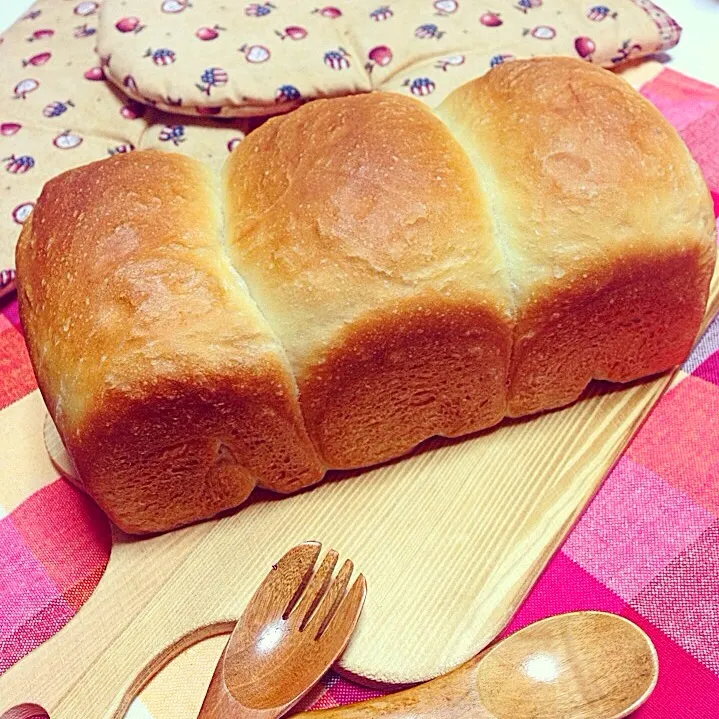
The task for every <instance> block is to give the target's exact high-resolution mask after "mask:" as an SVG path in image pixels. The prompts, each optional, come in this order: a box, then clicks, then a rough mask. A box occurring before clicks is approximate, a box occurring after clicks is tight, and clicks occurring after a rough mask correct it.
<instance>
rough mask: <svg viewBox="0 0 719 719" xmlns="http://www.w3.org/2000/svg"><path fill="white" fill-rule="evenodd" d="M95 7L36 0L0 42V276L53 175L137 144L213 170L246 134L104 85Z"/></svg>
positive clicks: (240, 126) (218, 75) (242, 125)
mask: <svg viewBox="0 0 719 719" xmlns="http://www.w3.org/2000/svg"><path fill="white" fill-rule="evenodd" d="M177 1H178V0H172V2H177ZM99 8H100V4H99V2H95V1H93V0H41V1H40V2H37V3H35V5H33V6H32V8H31V9H30V10H29V11H28V12H27V13H26V14H25V15H23V16H22V17H21V18H20V19H19V20H18V21H17V22H16V23H15V25H14V26H13V27H12V28H10V29H9V30H8V31H7V32H6V33H4V35H3V36H2V38H1V40H0V41H1V42H2V62H3V70H4V72H3V75H2V78H1V80H0V176H2V178H3V182H2V183H0V272H2V271H3V270H4V268H8V269H9V268H11V267H14V265H15V258H14V251H15V242H16V240H17V236H18V233H19V231H20V228H21V226H22V224H23V223H24V222H25V221H26V220H27V218H28V217H29V215H30V212H31V211H32V208H33V207H34V204H35V200H36V198H37V196H38V195H39V193H40V190H41V189H42V186H43V184H44V183H45V182H46V181H47V180H49V179H50V178H51V177H53V176H54V175H57V174H59V173H61V172H64V171H65V170H69V169H70V168H72V167H77V166H78V165H83V164H85V163H88V162H92V161H93V160H100V159H102V158H104V157H108V156H109V155H112V154H115V153H120V152H130V151H132V150H133V149H135V148H145V147H156V148H158V149H165V150H173V151H176V152H183V153H186V154H189V155H193V156H195V157H197V158H199V159H202V160H203V161H205V162H208V161H209V162H210V163H211V164H212V163H215V164H216V165H218V166H219V165H220V164H221V163H222V162H223V161H224V159H225V157H226V156H227V153H228V151H229V150H230V149H231V146H234V144H237V142H239V141H240V140H241V139H242V138H243V137H244V135H245V134H246V132H247V130H248V122H247V121H246V120H234V121H232V122H228V121H226V120H225V121H224V122H222V123H220V122H219V121H215V120H212V119H211V118H191V117H188V118H179V119H180V120H182V124H180V123H179V122H178V118H177V117H174V116H171V115H169V114H167V113H164V112H161V111H159V110H155V109H154V108H149V107H146V106H145V105H144V104H142V103H140V102H137V101H136V100H133V99H130V98H129V97H127V96H126V95H125V94H123V93H122V92H120V91H118V89H117V88H116V87H115V86H114V85H112V84H111V83H108V82H107V80H106V75H105V70H106V68H107V65H106V61H107V59H106V58H104V59H103V58H100V57H98V55H97V53H96V52H95V40H96V33H95V30H96V27H97V20H98V10H99ZM138 27H139V26H138ZM223 78H225V79H226V76H223V74H222V70H221V69H220V68H216V67H211V66H210V67H208V68H206V72H205V73H204V74H203V76H202V77H199V78H197V81H198V84H199V85H201V86H202V87H203V88H204V92H205V93H207V94H211V93H212V92H214V89H215V88H217V87H221V86H222V84H223V81H224V80H223ZM286 92H287V93H288V97H291V92H290V91H289V90H286ZM232 143H234V144H232ZM2 278H3V284H2V287H0V293H2V292H5V291H7V289H8V287H9V286H10V284H11V282H12V278H11V276H10V274H9V273H6V274H4V275H2ZM8 278H10V279H8Z"/></svg>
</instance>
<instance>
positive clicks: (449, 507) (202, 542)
mask: <svg viewBox="0 0 719 719" xmlns="http://www.w3.org/2000/svg"><path fill="white" fill-rule="evenodd" d="M718 307H719V282H717V276H715V278H714V282H713V284H712V291H711V299H710V305H709V309H708V312H707V318H706V321H707V323H708V321H709V318H710V317H713V315H714V314H715V312H716V310H717V308H718ZM672 376H673V375H672V374H671V373H670V374H666V375H663V376H660V377H658V378H655V379H653V380H651V381H644V382H638V383H635V384H633V385H630V386H627V387H625V388H618V387H617V386H608V385H600V384H595V385H593V386H592V387H590V389H589V391H588V392H587V393H586V395H585V396H584V397H583V398H582V399H581V400H579V401H577V402H576V403H575V404H574V405H572V406H570V407H567V408H565V409H562V410H558V411H554V412H550V413H547V414H544V415H542V416H539V417H535V418H531V419H526V420H520V421H510V422H506V423H504V424H502V425H500V426H499V427H498V428H496V429H493V430H490V431H487V432H483V433H480V434H478V435H476V436H473V437H471V438H467V439H464V440H456V441H448V440H439V439H437V440H431V441H429V442H427V443H426V444H424V445H423V446H422V447H421V448H420V449H419V450H418V451H416V452H415V453H414V455H413V456H411V457H409V458H406V459H403V460H400V461H397V462H394V463H392V464H388V465H385V466H382V467H378V468H375V469H372V470H368V471H363V472H356V473H343V474H342V475H340V474H339V473H337V474H335V475H334V476H333V477H332V478H331V479H330V481H326V482H324V483H323V484H321V485H319V486H318V487H316V488H315V489H312V490H311V491H306V492H304V493H302V494H299V495H295V496H292V497H287V498H282V499H280V498H277V497H274V496H272V495H269V494H259V495H257V496H256V497H255V498H254V499H253V500H252V501H251V503H250V504H249V505H245V506H244V507H242V508H241V509H240V510H238V511H236V512H234V513H233V514H231V515H229V516H226V517H224V518H222V519H218V520H213V521H209V522H205V523H202V524H199V525H196V526H193V527H188V528H185V529H182V530H179V531H176V532H172V533H170V534H166V535H162V536H156V537H151V538H147V539H132V538H129V537H126V536H124V535H122V534H121V533H119V532H115V535H114V544H113V549H112V553H111V557H110V562H109V564H108V567H107V570H106V572H105V575H104V577H103V578H102V580H101V581H100V584H99V585H98V587H97V589H96V590H95V592H94V594H93V595H92V597H91V598H90V599H89V600H88V602H87V603H86V604H85V605H84V606H83V607H82V609H81V610H80V612H79V613H78V615H77V616H76V617H75V618H74V619H73V620H72V621H71V622H70V623H69V624H68V625H67V626H66V627H65V628H63V629H62V630H61V631H60V632H59V633H58V634H56V635H55V636H54V637H52V639H50V640H49V641H48V642H46V643H45V644H43V645H41V646H40V647H38V648H37V649H36V650H35V651H33V652H32V653H31V654H30V655H28V656H27V657H26V658H25V659H23V660H22V661H21V662H19V663H18V664H17V665H15V666H14V667H12V668H11V669H10V670H9V671H8V672H7V673H6V674H5V676H4V677H3V679H2V695H3V703H4V704H5V703H12V702H20V701H28V700H33V701H37V702H39V703H41V704H43V705H44V706H45V707H46V708H47V709H48V710H50V712H51V716H52V717H53V719H77V717H88V718H89V717H93V718H94V717H101V716H109V712H110V709H111V708H112V707H115V706H116V705H117V702H118V701H119V700H120V699H121V698H122V697H131V696H134V695H135V694H137V692H138V691H139V690H140V689H141V687H142V685H143V684H144V683H145V682H146V681H147V680H148V679H149V678H150V677H151V676H152V675H153V674H154V673H155V672H157V671H158V670H159V669H160V668H161V666H162V665H163V664H166V663H167V662H168V661H170V659H171V658H172V657H173V656H175V655H177V654H178V653H179V652H180V651H181V650H182V649H184V648H185V647H186V646H188V645H190V644H192V643H194V642H196V641H199V640H200V639H202V638H205V637H207V636H211V635H214V634H218V633H221V632H228V631H230V629H231V627H232V625H233V620H234V619H235V618H236V617H238V616H239V614H240V613H241V611H242V608H243V607H244V605H245V604H246V602H247V601H248V599H249V598H250V596H251V595H252V593H253V591H254V589H255V587H256V586H257V585H258V583H259V582H260V581H261V579H262V578H263V576H264V575H265V573H266V572H267V570H268V568H269V567H270V565H271V564H272V563H273V561H274V560H276V559H277V558H278V557H279V556H281V555H282V554H283V553H284V552H285V551H286V550H287V549H288V548H289V547H291V546H292V545H294V544H297V543H298V542H300V541H303V540H306V539H316V540H319V541H321V542H322V543H323V544H324V545H325V547H326V548H329V547H334V548H335V549H337V550H339V552H340V553H341V555H342V556H348V557H351V558H352V559H353V560H354V562H355V565H356V567H357V568H358V570H359V571H361V572H363V573H364V574H365V576H366V577H367V582H368V595H367V601H366V604H365V610H364V613H363V615H362V617H361V619H360V623H359V627H358V630H357V633H356V634H355V636H354V638H353V640H352V642H351V644H350V646H349V648H348V650H347V652H346V653H345V655H344V656H343V658H342V660H341V668H343V669H344V670H346V671H347V672H349V673H351V674H353V675H355V676H357V677H362V678H365V679H366V680H369V681H374V682H384V683H408V682H417V681H422V680H426V679H429V678H431V677H435V676H437V675H439V674H442V673H444V672H446V671H448V670H450V669H452V668H454V667H456V666H457V665H459V664H460V663H462V662H464V661H466V660H467V659H469V658H470V657H471V656H473V655H474V654H476V653H478V652H479V651H480V650H481V649H482V648H483V647H484V646H485V645H486V644H487V643H489V642H490V641H491V640H492V639H493V638H494V637H495V636H496V635H497V634H498V633H499V632H500V631H501V629H502V628H503V627H504V626H505V624H506V623H507V621H508V620H509V618H510V617H511V616H512V614H513V613H514V611H515V610H516V609H517V607H518V605H519V604H520V602H521V601H522V599H523V598H524V596H525V595H526V594H527V592H528V591H529V589H530V588H531V586H532V584H533V583H534V581H535V580H536V579H537V577H538V575H539V573H540V572H541V570H542V568H543V567H544V566H545V564H546V563H547V561H548V560H549V558H550V557H551V556H552V554H553V553H554V551H555V550H556V549H557V547H558V546H559V544H560V543H561V542H562V540H563V539H564V537H565V536H566V534H567V533H568V531H569V529H570V528H571V526H572V524H573V522H574V521H575V520H576V518H577V517H578V515H579V514H580V512H581V511H582V509H583V508H584V507H585V506H586V504H587V502H588V501H589V499H590V498H591V497H592V495H593V494H594V493H595V491H596V490H597V488H598V487H599V485H600V483H601V481H602V479H603V478H604V476H605V475H606V473H607V471H608V470H609V468H610V467H611V466H612V463H613V462H614V461H615V459H616V457H617V456H618V455H619V453H620V452H621V450H622V449H623V448H624V447H625V446H626V444H627V442H628V441H629V439H630V438H631V436H632V435H633V433H634V432H635V430H636V429H637V427H638V426H639V425H640V423H641V422H642V420H643V419H644V417H645V416H646V414H647V413H648V412H649V410H650V409H651V407H652V406H653V404H654V403H655V402H656V401H657V399H658V398H659V397H660V396H661V394H662V392H663V391H664V390H665V389H666V388H667V386H668V385H669V384H670V382H671V381H672ZM49 446H50V448H51V450H52V453H53V454H55V455H56V456H57V457H58V461H59V462H60V463H62V461H63V460H62V456H61V445H59V440H58V438H57V437H56V435H52V434H51V436H50V437H49ZM66 471H71V470H70V469H68V468H66ZM158 657H159V658H158ZM198 699H199V698H198Z"/></svg>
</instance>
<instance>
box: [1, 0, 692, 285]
mask: <svg viewBox="0 0 719 719" xmlns="http://www.w3.org/2000/svg"><path fill="white" fill-rule="evenodd" d="M608 1H611V3H612V5H611V7H606V6H601V5H594V4H593V3H592V0H587V1H586V2H584V1H583V0H581V1H577V0H490V4H494V6H496V8H497V9H495V10H488V9H484V6H482V8H483V9H482V10H478V9H476V7H475V5H474V3H471V2H470V0H396V2H391V4H388V5H378V4H376V3H375V2H374V1H372V2H370V1H369V0H332V2H336V3H337V4H336V6H335V5H333V6H323V5H321V4H314V3H311V2H309V3H308V2H304V1H302V2H301V1H300V0H292V1H289V0H272V2H266V3H249V4H247V3H245V2H243V0H232V2H228V0H194V2H193V3H192V4H190V3H189V2H185V0H104V4H103V5H102V6H101V4H100V2H98V1H97V0H39V1H38V2H36V3H35V4H34V5H33V6H32V8H31V9H30V10H29V11H28V12H27V13H26V14H25V15H24V16H23V17H22V18H20V19H19V20H18V22H17V23H16V24H15V25H14V26H13V27H12V28H10V29H9V30H8V31H7V32H6V33H5V34H4V35H3V36H2V37H1V38H0V63H2V74H1V75H0V160H2V162H1V163H0V176H2V180H3V182H2V183H0V282H1V281H2V278H5V277H10V275H9V274H8V273H5V274H2V270H4V269H5V268H12V267H14V266H15V259H14V252H15V243H16V241H17V237H18V234H19V231H20V227H21V225H22V223H23V222H24V221H25V220H26V219H27V217H28V215H29V213H30V212H31V210H32V208H33V206H34V203H35V200H36V198H37V196H38V195H39V194H40V190H41V189H42V186H43V184H44V183H45V182H46V181H47V180H49V179H50V178H51V177H53V176H54V175H57V174H59V173H60V172H63V171H65V170H69V169H70V168H72V167H77V166H78V165H83V164H85V163H87V162H91V161H93V160H99V159H102V158H105V157H108V156H109V155H111V154H114V153H116V152H129V151H132V150H133V149H135V148H143V149H144V148H149V147H154V148H159V149H166V150H172V151H175V152H182V153H185V154H188V155H191V156H193V157H195V158H197V159H199V160H202V161H203V162H205V163H209V164H210V165H215V166H216V167H217V166H219V165H220V164H221V163H222V162H223V161H224V159H225V157H226V156H227V153H228V152H229V151H231V150H232V148H233V147H234V146H235V145H236V144H237V143H238V142H240V141H241V140H242V138H243V137H244V136H245V134H246V133H247V132H248V131H250V130H251V129H252V127H254V126H255V125H256V124H257V123H258V122H261V120H262V118H261V117H260V118H255V119H252V120H251V119H243V118H242V116H244V115H250V114H258V113H259V115H264V116H267V115H269V114H274V113H276V112H279V111H283V110H288V109H291V108H292V107H294V106H295V105H296V104H298V103H299V102H302V101H304V100H307V99H311V98H313V97H317V96H320V95H322V96H325V95H338V94H345V93H350V92H358V91H367V90H370V89H372V88H379V89H381V90H393V91H398V92H404V93H409V94H412V95H414V96H416V97H417V98H418V99H420V100H422V101H424V102H427V103H429V104H437V103H438V102H439V101H441V99H442V98H443V97H444V96H445V95H446V94H448V93H449V92H450V91H451V90H452V89H454V88H455V87H457V86H459V85H460V84H462V83H463V82H465V81H467V80H470V79H471V78H473V77H476V76H478V75H481V74H483V73H484V72H485V71H486V70H487V69H488V68H489V67H490V65H493V64H496V63H498V62H503V61H506V60H508V59H510V58H511V57H519V56H520V55H522V54H524V55H526V54H552V53H561V54H571V53H572V52H574V53H575V54H577V53H578V54H580V55H584V56H585V58H586V59H587V60H590V61H592V62H601V63H602V64H610V65H618V64H621V60H623V59H624V58H625V57H634V56H637V55H638V54H639V53H640V52H641V53H646V52H651V51H654V50H659V49H663V48H664V49H666V48H667V47H670V46H671V45H673V44H674V43H676V41H677V39H678V37H679V30H678V27H677V25H676V23H674V21H673V20H671V18H669V17H668V16H667V15H666V14H665V13H663V12H662V11H660V10H658V9H656V8H655V6H653V5H652V4H651V3H649V2H648V0H608ZM223 3H224V4H223ZM562 8H564V9H562ZM118 24H119V25H120V29H118V27H117V26H118ZM542 28H545V29H542ZM546 28H552V32H556V35H555V36H552V37H551V38H550V37H549V35H550V34H551V32H550V30H548V29H546ZM525 30H526V32H525ZM577 33H584V35H578V34H577ZM545 36H546V37H545ZM582 37H586V38H587V40H582V42H579V41H578V40H579V39H581V38H582ZM589 39H591V43H590V42H589ZM108 42H109V43H110V46H111V49H108V47H107V43H108ZM483 43H486V44H484V45H483ZM98 44H99V45H98ZM98 47H99V53H98ZM243 47H244V50H241V48H243ZM256 47H267V48H268V50H269V52H270V58H269V59H268V60H265V61H264V62H259V61H258V60H261V59H262V58H263V57H264V55H263V54H262V51H260V50H256V49H253V48H256ZM171 48H172V52H173V53H175V54H174V55H173V56H171V55H168V54H166V53H158V51H159V50H163V49H167V50H169V49H171ZM148 50H149V51H150V53H149V54H146V53H147V52H148ZM220 56H222V58H226V59H221V58H220ZM170 57H174V62H166V61H165V60H162V61H161V62H157V61H156V58H157V59H159V58H170ZM133 73H134V74H133ZM222 73H225V74H224V75H223V74H222ZM128 76H129V77H132V81H130V80H127V78H128ZM203 78H204V79H203ZM111 79H112V80H113V81H114V82H111V81H110V80H111ZM179 101H181V102H182V103H183V104H182V105H179V104H177V103H178V102H179ZM188 103H189V104H188ZM153 104H154V106H153ZM170 111H171V112H170ZM180 113H183V114H180ZM188 114H189V115H193V114H194V116H188ZM218 115H219V116H220V117H218ZM225 115H229V116H234V115H236V116H239V117H234V118H233V117H230V118H225V117H223V116H225ZM0 291H2V288H1V287H0Z"/></svg>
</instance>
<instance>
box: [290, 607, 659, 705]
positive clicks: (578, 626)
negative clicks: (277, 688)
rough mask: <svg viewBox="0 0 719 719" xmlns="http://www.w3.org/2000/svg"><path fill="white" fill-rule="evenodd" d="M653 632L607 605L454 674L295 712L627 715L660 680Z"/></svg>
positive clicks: (547, 626) (546, 625)
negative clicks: (370, 696)
mask: <svg viewBox="0 0 719 719" xmlns="http://www.w3.org/2000/svg"><path fill="white" fill-rule="evenodd" d="M657 674H658V663H657V653H656V651H655V649H654V645H653V644H652V642H651V640H650V639H649V637H648V636H647V635H646V634H645V633H644V632H643V631H642V630H641V629H640V628H639V627H638V626H637V625H636V624H633V623H632V622H630V621H629V620H627V619H624V618H623V617H619V616H617V615H615V614H606V613H604V612H574V613H571V614H559V615H557V616H554V617H549V618H548V619H543V620H542V621H539V622H535V623H534V624H530V625H529V626H528V627H525V628H524V629H522V630H521V631H518V632H516V633H515V634H512V635H511V636H509V637H507V638H506V639H504V640H502V641H501V642H499V643H497V644H495V645H494V646H492V647H490V648H489V649H487V650H485V651H484V652H482V653H481V654H479V655H478V656H476V657H474V658H473V659H471V660H470V661H469V662H467V663H466V664H463V665H462V666H461V667H459V668H458V669H455V670H454V671H453V672H450V673H449V674H445V675H444V676H441V677H438V678H437V679H433V680H432V681H429V682H426V683H425V684H419V685H417V686H415V687H412V688H411V689H406V690H405V691H402V692H398V693H397V694H390V695H389V696H386V697H381V698H379V699H372V700H370V701H366V702H361V703H359V704H350V705H347V706H342V707H337V708H335V709H327V710H324V711H319V712H308V713H302V714H297V715H295V717H293V719H297V718H298V717H303V718H304V719H367V717H397V718H400V719H409V718H410V717H411V718H412V719H430V718H432V719H435V718H436V719H439V718H440V717H442V719H447V718H448V717H452V718H453V719H454V718H456V717H461V718H463V719H464V718H467V719H469V718H470V717H471V718H472V719H620V717H625V716H627V715H628V714H630V713H631V712H633V711H634V710H635V709H636V708H637V707H639V706H640V705H641V704H643V703H644V702H645V701H646V700H647V698H648V697H649V695H650V694H651V693H652V690H653V689H654V686H655V685H656V682H657Z"/></svg>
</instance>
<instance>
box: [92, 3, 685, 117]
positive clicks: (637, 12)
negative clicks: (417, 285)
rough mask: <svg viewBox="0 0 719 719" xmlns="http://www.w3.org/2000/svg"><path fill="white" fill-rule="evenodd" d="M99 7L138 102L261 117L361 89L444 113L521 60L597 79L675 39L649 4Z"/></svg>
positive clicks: (108, 67)
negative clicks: (575, 63) (593, 73)
mask: <svg viewBox="0 0 719 719" xmlns="http://www.w3.org/2000/svg"><path fill="white" fill-rule="evenodd" d="M606 1H607V2H608V4H607V5H604V4H597V3H596V2H592V0H490V3H489V5H487V6H484V5H478V4H477V3H475V2H473V1H472V0H387V2H386V3H382V2H381V0H331V2H332V4H331V5H323V4H322V3H321V2H315V1H314V0H308V1H307V2H304V1H301V0H271V1H268V2H245V1H243V0H236V2H231V3H229V2H227V1H226V0H206V1H204V2H194V3H191V2H189V1H186V0H151V2H148V0H105V2H104V3H103V7H102V10H101V12H100V21H99V26H98V50H99V53H100V56H101V57H102V58H103V60H104V62H105V72H106V73H107V75H108V77H109V78H110V79H111V80H112V81H113V82H114V83H115V84H116V85H117V86H118V87H119V88H120V89H121V90H122V91H123V92H125V93H127V94H128V95H129V96H130V97H132V98H134V99H136V100H138V101H139V102H142V103H146V104H150V105H153V106H155V107H157V108H161V109H163V110H167V111H170V112H174V113H178V114H183V115H219V116H225V117H229V116H257V115H272V114H276V113H279V112H285V111H287V110H289V109H292V108H293V107H296V106H297V105H298V104H299V103H301V102H303V101H305V100H311V99H314V98H317V97H331V96H335V95H346V94H351V93H356V92H367V91H369V90H392V91H396V92H402V93H407V94H411V95H413V96H415V97H417V98H419V99H421V100H424V101H426V102H427V103H428V104H430V105H437V104H439V103H440V102H441V101H442V100H443V99H444V97H446V95H448V94H449V93H450V92H451V91H452V90H453V89H454V88H456V87H457V86H458V85H460V84H462V83H463V82H466V81H467V80H469V79H471V78H473V77H477V76H478V75H481V74H483V73H484V72H486V71H487V70H488V69H489V68H490V67H492V66H493V65H496V64H498V63H500V62H505V61H507V60H511V59H512V58H515V57H533V56H535V55H569V56H573V57H580V58H583V59H585V60H587V61H588V62H594V63H597V64H601V65H605V66H609V67H611V66H614V65H618V64H620V63H622V62H624V61H625V60H628V59H630V58H636V57H639V56H642V55H646V54H648V53H652V52H657V51H661V50H667V49H669V48H671V47H673V46H674V45H676V43H677V42H678V40H679V34H680V28H679V27H678V25H677V24H676V22H674V20H672V18H670V17H669V16H668V15H667V14H666V13H665V12H664V11H662V10H660V9H659V8H658V7H657V6H656V5H654V4H653V3H651V2H649V0H606Z"/></svg>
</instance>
